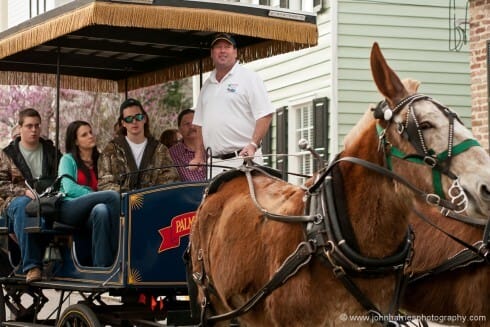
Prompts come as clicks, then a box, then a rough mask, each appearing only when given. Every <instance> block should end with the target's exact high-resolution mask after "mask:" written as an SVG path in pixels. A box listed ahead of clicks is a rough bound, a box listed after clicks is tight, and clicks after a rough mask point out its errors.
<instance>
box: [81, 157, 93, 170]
mask: <svg viewBox="0 0 490 327" xmlns="http://www.w3.org/2000/svg"><path fill="white" fill-rule="evenodd" d="M82 161H83V163H84V164H85V166H87V168H92V166H93V165H94V162H93V161H92V159H90V160H84V159H82Z"/></svg>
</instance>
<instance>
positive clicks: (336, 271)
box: [332, 266, 345, 278]
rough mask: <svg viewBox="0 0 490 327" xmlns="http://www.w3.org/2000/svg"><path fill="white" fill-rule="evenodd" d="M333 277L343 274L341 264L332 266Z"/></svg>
mask: <svg viewBox="0 0 490 327" xmlns="http://www.w3.org/2000/svg"><path fill="white" fill-rule="evenodd" d="M332 271H333V273H334V275H335V277H337V278H338V277H340V276H345V270H344V267H342V266H335V267H333V269H332Z"/></svg>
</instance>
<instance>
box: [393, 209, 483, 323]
mask: <svg viewBox="0 0 490 327" xmlns="http://www.w3.org/2000/svg"><path fill="white" fill-rule="evenodd" d="M416 206H417V207H418V210H419V211H420V212H421V213H422V214H423V215H424V216H426V217H427V218H428V219H429V220H430V221H431V222H432V223H433V224H435V225H437V226H439V227H440V228H442V229H443V230H444V231H445V232H447V233H448V234H450V235H452V236H454V237H456V238H458V239H460V240H462V241H464V242H466V243H468V244H470V245H473V244H475V243H476V242H478V241H481V240H482V236H483V228H481V226H480V227H479V226H477V225H472V224H468V223H465V222H461V221H458V220H454V219H451V218H448V217H446V216H445V215H443V214H441V213H440V212H439V210H437V209H435V208H427V207H426V206H424V205H423V204H417V205H416ZM409 221H410V223H411V224H412V226H413V230H414V233H415V235H416V237H415V242H414V257H413V260H412V264H411V266H410V268H409V270H408V271H407V273H409V274H411V275H413V276H416V277H413V278H412V279H413V280H411V281H410V282H409V283H408V286H407V288H406V292H405V295H404V297H403V300H402V304H401V305H402V307H403V308H404V310H407V311H409V312H411V313H414V314H415V313H416V314H419V315H420V314H423V315H425V316H426V317H428V318H429V319H430V317H435V318H433V319H436V320H437V321H436V322H440V323H455V324H457V325H458V326H471V327H477V326H478V327H484V326H486V327H488V326H490V303H489V295H488V294H489V290H490V265H489V261H488V260H489V259H488V257H487V261H486V263H485V261H484V260H482V259H480V258H478V256H476V255H473V256H468V254H471V252H470V251H469V250H468V249H466V247H465V246H464V245H462V244H460V243H458V242H456V241H455V240H453V239H452V238H451V237H449V236H448V235H446V234H444V233H443V232H441V231H440V230H438V229H437V228H435V227H433V226H431V225H430V224H428V223H427V222H426V221H424V220H422V219H420V218H419V217H418V216H417V215H416V214H411V215H410V220H409ZM487 246H488V245H487ZM463 253H466V256H468V257H466V258H464V260H463V262H456V265H455V266H453V265H451V264H450V262H451V260H453V259H454V258H456V257H457V255H463ZM487 256H488V255H487ZM470 319H474V320H473V321H471V320H470Z"/></svg>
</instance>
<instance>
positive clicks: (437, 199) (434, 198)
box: [425, 193, 441, 206]
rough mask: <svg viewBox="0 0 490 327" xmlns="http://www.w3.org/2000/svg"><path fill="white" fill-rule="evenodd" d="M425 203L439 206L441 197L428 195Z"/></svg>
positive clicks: (432, 194)
mask: <svg viewBox="0 0 490 327" xmlns="http://www.w3.org/2000/svg"><path fill="white" fill-rule="evenodd" d="M425 202H427V203H428V204H432V205H436V206H440V205H441V197H440V196H439V195H437V194H434V193H430V194H427V196H426V197H425Z"/></svg>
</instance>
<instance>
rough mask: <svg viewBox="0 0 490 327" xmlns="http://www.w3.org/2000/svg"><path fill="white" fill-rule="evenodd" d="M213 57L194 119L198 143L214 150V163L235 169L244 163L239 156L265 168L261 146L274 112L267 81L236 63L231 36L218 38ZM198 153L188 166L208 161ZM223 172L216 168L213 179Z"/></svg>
mask: <svg viewBox="0 0 490 327" xmlns="http://www.w3.org/2000/svg"><path fill="white" fill-rule="evenodd" d="M211 59H212V61H213V64H214V70H213V71H212V72H211V75H210V76H209V78H208V79H207V80H206V82H204V85H203V87H202V89H201V93H200V94H199V98H198V100H197V106H196V114H195V116H194V121H193V124H194V125H196V126H197V132H198V135H199V136H198V140H199V141H198V142H199V144H200V145H201V144H204V147H203V148H206V149H207V148H210V149H211V153H212V156H213V158H214V160H213V164H217V165H226V166H232V167H237V166H240V165H241V164H243V158H241V157H253V160H254V161H255V162H257V163H259V164H262V163H263V159H262V151H261V150H260V142H261V141H262V138H263V137H264V136H265V134H266V133H267V130H268V129H269V126H270V123H271V120H272V114H273V113H274V111H275V110H274V108H273V107H272V104H271V102H270V100H269V97H268V95H267V90H266V89H265V86H264V82H263V81H262V79H261V78H260V77H259V76H258V75H257V74H256V73H254V72H252V71H250V70H248V69H246V68H244V67H242V66H241V65H240V63H239V62H238V61H237V47H236V42H235V39H234V38H233V37H232V36H231V35H229V34H218V35H216V36H215V37H214V39H213V41H212V42H211ZM197 149H198V151H196V156H195V157H194V159H192V161H191V162H190V163H191V164H204V163H206V155H205V153H204V151H199V149H201V146H198V148H197ZM208 159H209V158H208ZM223 161H226V162H223ZM190 169H196V168H195V167H190ZM222 170H223V168H220V167H216V169H214V168H213V171H212V176H214V175H216V174H217V173H219V172H221V171H222Z"/></svg>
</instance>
